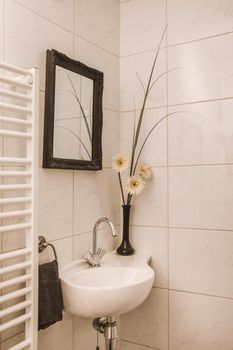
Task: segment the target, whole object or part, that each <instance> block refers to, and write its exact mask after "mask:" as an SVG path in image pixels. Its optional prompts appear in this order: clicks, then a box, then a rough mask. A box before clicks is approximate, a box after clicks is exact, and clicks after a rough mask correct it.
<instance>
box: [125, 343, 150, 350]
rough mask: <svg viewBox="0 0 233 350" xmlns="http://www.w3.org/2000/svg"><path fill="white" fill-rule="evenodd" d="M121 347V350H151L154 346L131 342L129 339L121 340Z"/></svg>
mask: <svg viewBox="0 0 233 350" xmlns="http://www.w3.org/2000/svg"><path fill="white" fill-rule="evenodd" d="M119 349H120V350H150V349H152V348H148V347H147V346H144V345H143V346H141V345H137V344H134V343H129V342H127V341H121V342H120V347H119ZM153 349H155V348H153Z"/></svg>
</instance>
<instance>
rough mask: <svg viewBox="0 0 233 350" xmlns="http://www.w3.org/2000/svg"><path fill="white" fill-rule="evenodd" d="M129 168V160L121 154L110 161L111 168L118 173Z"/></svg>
mask: <svg viewBox="0 0 233 350" xmlns="http://www.w3.org/2000/svg"><path fill="white" fill-rule="evenodd" d="M128 166H129V158H128V157H127V156H126V155H125V154H122V153H117V154H116V155H115V156H114V157H113V159H112V168H113V169H114V170H116V172H118V173H122V172H123V171H125V170H127V169H128Z"/></svg>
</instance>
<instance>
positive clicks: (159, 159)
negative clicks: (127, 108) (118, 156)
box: [120, 108, 167, 166]
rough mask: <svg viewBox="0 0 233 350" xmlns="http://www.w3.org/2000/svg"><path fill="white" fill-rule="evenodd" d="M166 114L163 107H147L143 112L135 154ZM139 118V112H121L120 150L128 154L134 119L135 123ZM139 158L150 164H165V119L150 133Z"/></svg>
mask: <svg viewBox="0 0 233 350" xmlns="http://www.w3.org/2000/svg"><path fill="white" fill-rule="evenodd" d="M166 114H167V112H166V109H165V108H158V109H149V110H146V111H145V113H144V117H143V121H142V126H141V131H140V136H139V140H138V147H137V152H136V155H137V154H138V152H139V150H140V149H141V147H142V145H143V143H144V141H145V139H146V137H147V136H148V134H149V132H150V131H151V129H152V128H153V127H154V126H155V125H156V123H158V122H159V120H161V119H162V118H163V117H165V116H166ZM138 118H139V112H136V113H134V112H128V113H122V114H121V118H120V136H121V138H120V144H121V151H122V152H123V153H126V154H127V155H129V156H130V154H131V150H132V140H133V130H134V119H135V125H137V121H138ZM140 160H141V161H143V162H146V163H147V164H149V165H150V166H160V165H166V164H167V121H166V119H165V120H164V121H162V122H161V123H160V124H159V125H158V126H157V127H156V128H155V129H154V131H153V132H152V133H151V135H150V136H149V138H148V140H147V141H146V144H145V146H144V149H143V151H142V154H141V157H140Z"/></svg>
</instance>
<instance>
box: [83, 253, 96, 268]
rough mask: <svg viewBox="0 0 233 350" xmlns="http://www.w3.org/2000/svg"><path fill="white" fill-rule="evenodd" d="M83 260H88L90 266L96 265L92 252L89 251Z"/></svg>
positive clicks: (84, 254)
mask: <svg viewBox="0 0 233 350" xmlns="http://www.w3.org/2000/svg"><path fill="white" fill-rule="evenodd" d="M82 258H83V259H84V260H86V261H87V262H88V264H91V265H92V263H94V257H93V255H92V254H91V252H89V250H87V251H86V252H84V253H83V255H82Z"/></svg>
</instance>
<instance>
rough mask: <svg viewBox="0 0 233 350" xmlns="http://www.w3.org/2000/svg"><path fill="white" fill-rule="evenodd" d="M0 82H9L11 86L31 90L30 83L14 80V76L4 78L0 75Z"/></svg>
mask: <svg viewBox="0 0 233 350" xmlns="http://www.w3.org/2000/svg"><path fill="white" fill-rule="evenodd" d="M0 83H5V84H10V85H13V86H19V87H21V88H23V89H27V90H32V85H31V84H28V83H24V82H22V81H20V80H16V79H14V78H6V77H3V76H0Z"/></svg>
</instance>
